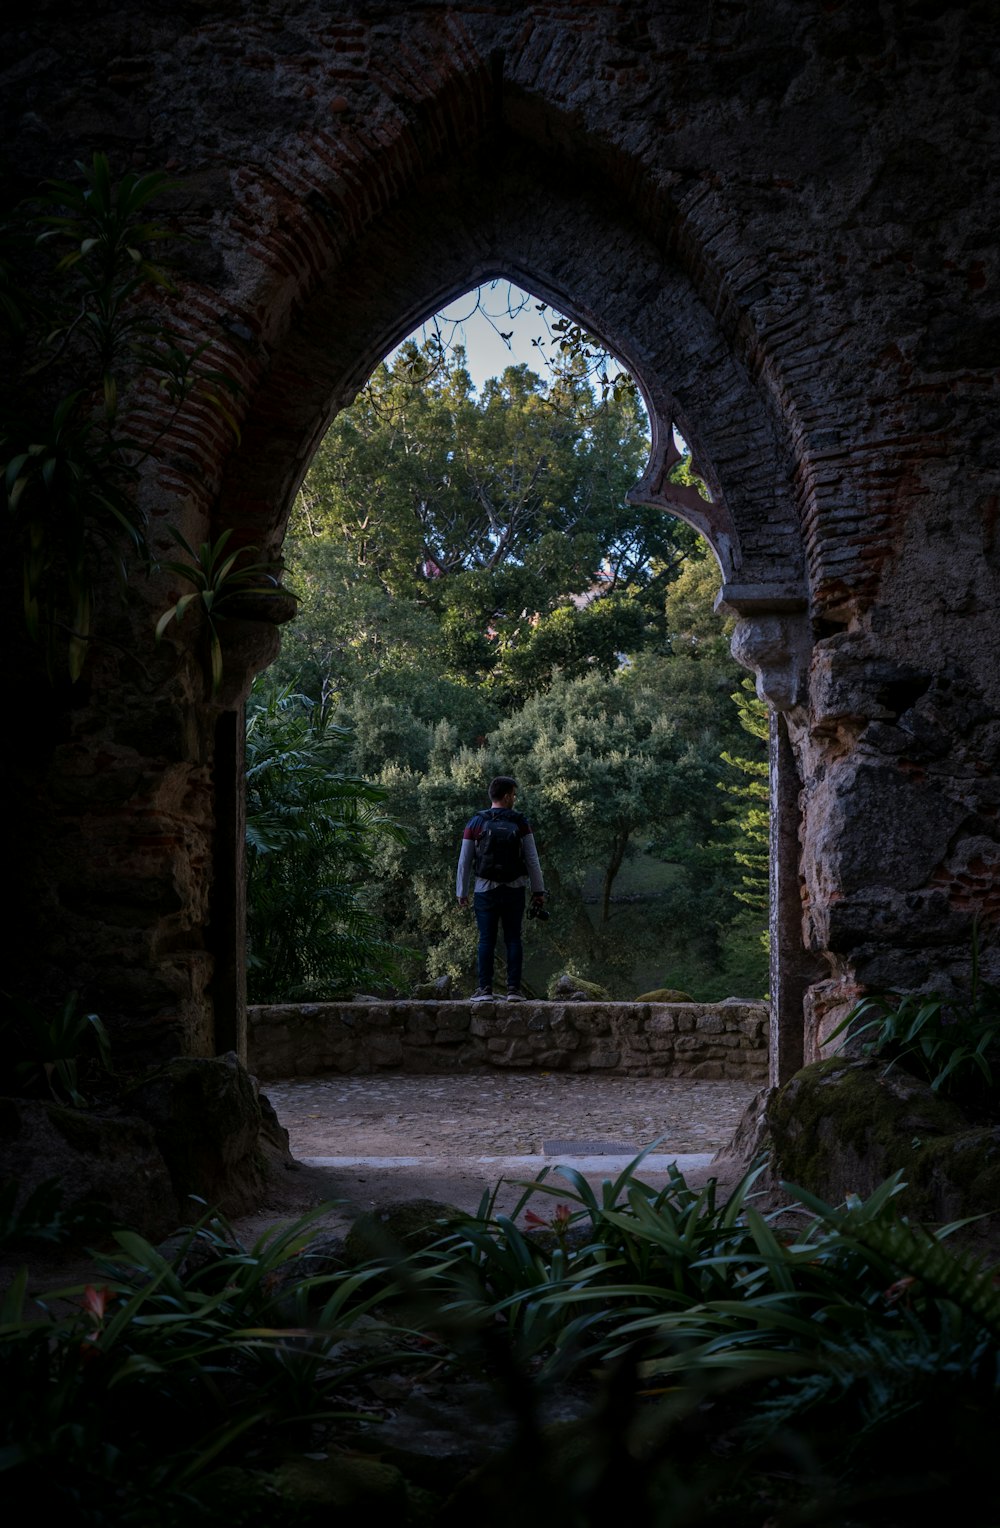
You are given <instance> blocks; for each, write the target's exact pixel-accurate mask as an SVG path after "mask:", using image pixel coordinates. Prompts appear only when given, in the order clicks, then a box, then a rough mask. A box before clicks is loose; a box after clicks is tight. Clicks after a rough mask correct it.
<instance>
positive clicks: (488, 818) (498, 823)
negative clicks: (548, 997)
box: [455, 775, 545, 1003]
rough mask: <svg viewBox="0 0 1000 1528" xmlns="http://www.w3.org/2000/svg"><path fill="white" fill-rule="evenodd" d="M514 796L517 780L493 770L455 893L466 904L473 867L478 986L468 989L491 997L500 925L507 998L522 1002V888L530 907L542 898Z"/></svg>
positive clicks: (468, 833)
mask: <svg viewBox="0 0 1000 1528" xmlns="http://www.w3.org/2000/svg"><path fill="white" fill-rule="evenodd" d="M516 795H517V781H516V780H515V779H514V778H513V777H512V776H511V775H497V776H496V778H495V779H493V780H491V781H490V802H491V805H490V809H489V811H487V812H477V813H476V815H475V817H473V818H472V820H471V821H470V822H469V823H468V824H467V826H466V829H465V832H464V833H463V835H462V852H461V854H460V855H459V860H458V874H457V876H456V879H455V893H456V895H457V897H458V905H459V907H468V905H469V882H470V880H471V879H472V874H473V871H475V876H476V885H475V895H474V896H473V899H472V901H473V906H474V908H475V913H476V924H477V926H478V929H479V951H478V975H479V985H478V987H477V988H476V990H475V992H474V993H473V994H472V1001H473V1002H474V1003H481V1002H486V1001H488V1000H489V999H490V998H492V996H493V958H494V953H495V951H496V945H497V932H498V930H499V929H500V927H501V926H502V927H503V938H504V944H505V945H506V948H507V1001H508V1003H520V1002H523V997H522V993H521V966H522V963H523V960H524V946H523V945H522V943H521V923H522V920H523V918H524V892H525V887H527V886H529V885H530V887H531V901H532V905H533V906H536V907H539V908H540V907H541V906H542V903H543V901H544V899H545V886H544V884H543V881H542V867H541V865H539V863H538V850H537V849H536V848H535V838H534V834H533V833H532V831H531V824H530V823H529V822H528V819H527V818H526V817H522V816H521V814H520V812H515V811H514V809H513V808H514V797H515V796H516Z"/></svg>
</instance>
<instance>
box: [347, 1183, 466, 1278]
mask: <svg viewBox="0 0 1000 1528" xmlns="http://www.w3.org/2000/svg"><path fill="white" fill-rule="evenodd" d="M461 1213H462V1212H461V1210H459V1209H457V1208H456V1206H455V1205H453V1204H445V1203H443V1202H442V1201H441V1200H438V1199H398V1200H393V1201H391V1202H390V1203H387V1204H380V1205H376V1206H375V1208H374V1209H373V1210H370V1211H368V1212H367V1213H366V1214H364V1215H359V1216H358V1218H357V1220H356V1221H355V1222H354V1224H353V1225H352V1226H351V1229H350V1230H349V1231H348V1233H347V1236H346V1237H345V1239H344V1256H345V1257H346V1259H347V1261H348V1262H349V1263H365V1262H368V1261H369V1260H371V1259H374V1258H382V1257H387V1256H389V1257H392V1256H399V1255H406V1254H408V1253H411V1252H418V1251H420V1250H422V1249H423V1248H424V1247H429V1246H431V1245H432V1244H433V1243H434V1242H436V1241H438V1240H439V1239H440V1238H441V1237H442V1236H443V1235H444V1234H445V1231H446V1230H447V1227H448V1223H449V1222H450V1221H452V1220H455V1219H457V1218H459V1217H460V1216H461Z"/></svg>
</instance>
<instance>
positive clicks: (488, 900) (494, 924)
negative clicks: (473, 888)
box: [472, 886, 524, 992]
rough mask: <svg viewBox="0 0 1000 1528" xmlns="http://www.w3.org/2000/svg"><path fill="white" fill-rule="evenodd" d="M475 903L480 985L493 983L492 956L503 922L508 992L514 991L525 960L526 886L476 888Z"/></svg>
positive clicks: (517, 985) (518, 984) (473, 901)
mask: <svg viewBox="0 0 1000 1528" xmlns="http://www.w3.org/2000/svg"><path fill="white" fill-rule="evenodd" d="M472 905H473V907H474V908H475V912H476V924H477V926H478V928H479V985H480V987H485V988H492V986H493V955H494V951H495V950H496V947H497V932H498V931H499V929H500V926H501V924H502V925H503V942H504V944H505V945H506V946H507V991H508V992H512V991H515V990H516V989H517V988H519V987H520V985H521V966H522V964H523V962H524V945H523V944H522V943H521V924H522V922H523V921H524V887H523V886H494V887H493V890H492V891H477V892H476V894H475V896H474V897H473V899H472Z"/></svg>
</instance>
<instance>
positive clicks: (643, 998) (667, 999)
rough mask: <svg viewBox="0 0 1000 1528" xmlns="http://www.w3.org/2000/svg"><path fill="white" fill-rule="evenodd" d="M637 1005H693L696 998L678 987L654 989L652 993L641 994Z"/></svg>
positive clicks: (635, 1000)
mask: <svg viewBox="0 0 1000 1528" xmlns="http://www.w3.org/2000/svg"><path fill="white" fill-rule="evenodd" d="M632 1001H633V1002H635V1003H693V1002H694V998H693V997H690V996H689V995H688V993H686V992H681V991H680V990H679V988H677V987H654V988H653V990H652V992H640V993H639V996H638V997H637V998H633V1000H632Z"/></svg>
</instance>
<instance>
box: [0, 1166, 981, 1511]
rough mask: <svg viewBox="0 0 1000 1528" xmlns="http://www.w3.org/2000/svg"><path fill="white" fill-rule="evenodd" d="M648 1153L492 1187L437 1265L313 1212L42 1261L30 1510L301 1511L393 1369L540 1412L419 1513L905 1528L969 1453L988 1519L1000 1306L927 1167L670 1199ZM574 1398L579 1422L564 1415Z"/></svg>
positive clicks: (10, 1457)
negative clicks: (774, 1207) (912, 1214)
mask: <svg viewBox="0 0 1000 1528" xmlns="http://www.w3.org/2000/svg"><path fill="white" fill-rule="evenodd" d="M647 1149H648V1150H652V1149H653V1147H652V1146H651V1147H650V1148H647ZM644 1156H645V1153H643V1155H642V1156H640V1157H638V1158H637V1159H636V1160H635V1161H634V1162H633V1163H631V1164H630V1165H629V1167H627V1168H626V1169H625V1170H624V1171H623V1172H621V1173H620V1174H618V1176H617V1177H616V1178H613V1179H609V1180H607V1181H606V1182H605V1183H604V1184H602V1185H601V1186H600V1187H597V1188H595V1187H594V1186H592V1185H591V1184H590V1182H588V1180H587V1179H585V1178H584V1177H583V1176H582V1175H580V1174H578V1173H576V1172H575V1171H574V1170H572V1169H569V1168H556V1169H555V1170H554V1173H553V1174H549V1173H548V1172H546V1173H543V1174H542V1175H541V1177H539V1178H538V1179H536V1180H534V1181H533V1182H530V1183H526V1184H524V1185H523V1193H522V1196H521V1198H520V1200H519V1202H518V1203H517V1204H516V1205H515V1206H514V1208H513V1209H512V1211H511V1213H510V1214H509V1215H501V1214H497V1213H495V1208H496V1195H495V1193H493V1194H489V1193H488V1194H485V1195H484V1196H483V1200H482V1202H481V1204H480V1207H479V1209H478V1211H477V1213H476V1214H474V1215H468V1216H461V1217H458V1218H457V1219H455V1220H453V1221H452V1222H451V1223H450V1225H449V1224H447V1223H445V1224H442V1225H441V1227H440V1235H439V1236H438V1239H437V1240H436V1241H434V1242H432V1243H430V1244H428V1242H427V1240H426V1238H421V1239H420V1242H419V1250H415V1251H412V1252H410V1253H409V1254H408V1255H407V1254H403V1253H401V1252H399V1251H398V1250H396V1251H394V1250H392V1249H391V1248H388V1247H387V1248H386V1250H385V1251H378V1252H377V1253H376V1255H375V1256H372V1255H371V1254H372V1251H373V1250H374V1248H373V1245H372V1243H371V1241H370V1239H369V1240H368V1241H367V1242H365V1238H360V1239H359V1243H358V1245H359V1252H360V1256H361V1257H362V1258H363V1259H365V1260H364V1261H360V1262H357V1263H355V1264H352V1265H348V1266H343V1265H342V1266H340V1267H339V1268H338V1269H337V1270H336V1271H335V1272H323V1273H315V1272H311V1271H310V1270H311V1268H314V1267H315V1266H316V1264H315V1262H314V1260H313V1259H312V1258H311V1256H310V1247H309V1240H310V1232H311V1228H310V1224H309V1220H308V1219H306V1220H304V1221H300V1222H298V1223H297V1224H295V1225H292V1226H289V1227H287V1228H285V1229H283V1230H281V1231H279V1232H277V1233H272V1234H271V1235H269V1236H267V1237H264V1238H261V1239H260V1240H259V1241H257V1242H256V1243H254V1244H253V1245H251V1246H246V1245H242V1244H241V1243H240V1241H239V1239H238V1238H237V1237H236V1236H235V1235H234V1233H233V1231H232V1229H231V1228H230V1227H228V1226H226V1225H225V1223H224V1222H220V1221H219V1220H217V1219H215V1218H213V1217H210V1216H209V1217H206V1219H205V1220H204V1221H203V1222H201V1223H200V1224H199V1225H198V1226H196V1227H195V1228H194V1229H193V1230H192V1231H191V1232H189V1233H187V1234H186V1235H185V1236H183V1237H182V1238H181V1239H180V1241H179V1244H178V1245H177V1246H176V1247H175V1248H174V1249H173V1251H172V1252H165V1251H164V1250H158V1249H156V1248H153V1247H151V1246H150V1245H149V1244H148V1243H147V1242H145V1241H144V1240H143V1239H142V1238H141V1237H138V1236H136V1235H134V1234H133V1233H131V1232H128V1231H121V1232H119V1233H118V1234H117V1236H116V1238H115V1250H114V1251H113V1252H111V1253H109V1254H105V1255H103V1256H102V1258H101V1259H100V1260H99V1265H98V1266H99V1274H98V1278H97V1279H95V1281H94V1282H93V1283H92V1284H90V1285H87V1286H85V1287H76V1288H74V1289H71V1290H67V1291H58V1292H56V1293H55V1294H54V1295H52V1296H48V1297H45V1298H43V1299H42V1300H40V1301H38V1302H36V1304H35V1307H34V1309H30V1308H29V1307H28V1306H27V1303H26V1277H25V1276H24V1275H22V1276H21V1277H19V1278H18V1279H16V1280H15V1281H14V1283H13V1285H12V1286H11V1288H10V1290H9V1292H8V1293H7V1295H6V1297H5V1300H4V1303H3V1308H2V1311H0V1373H2V1376H3V1379H4V1381H5V1383H6V1386H7V1393H9V1394H13V1395H16V1396H17V1397H18V1398H19V1400H20V1402H21V1404H19V1405H18V1406H17V1407H16V1408H14V1407H11V1408H9V1409H8V1411H7V1413H6V1415H5V1417H4V1420H3V1427H4V1433H3V1435H2V1437H0V1472H2V1473H3V1476H4V1484H5V1491H6V1495H7V1497H8V1499H14V1497H15V1496H16V1495H17V1494H18V1493H19V1492H20V1493H22V1494H23V1495H24V1496H25V1497H27V1496H28V1495H29V1494H30V1496H31V1499H32V1500H33V1502H34V1503H35V1505H37V1506H41V1507H44V1506H48V1505H52V1506H53V1507H59V1508H62V1509H63V1510H65V1511H68V1512H69V1513H71V1515H72V1516H73V1520H74V1521H78V1522H81V1523H84V1524H90V1523H98V1522H104V1521H107V1516H106V1514H107V1513H108V1512H109V1511H110V1510H111V1509H112V1508H113V1510H114V1516H115V1521H120V1522H123V1523H125V1524H130V1523H135V1524H137V1525H138V1524H147V1523H150V1524H153V1523H156V1524H170V1525H173V1524H175V1523H179V1522H180V1521H181V1520H182V1519H183V1520H184V1521H200V1520H202V1519H205V1520H208V1519H213V1520H214V1518H215V1517H217V1516H218V1514H219V1511H220V1508H221V1507H222V1506H223V1505H224V1506H225V1510H226V1515H227V1518H228V1519H229V1520H231V1521H234V1522H237V1523H241V1522H243V1523H246V1524H248V1525H249V1524H254V1525H257V1524H261V1525H263V1524H264V1523H267V1524H268V1525H269V1528H275V1525H277V1528H283V1525H284V1524H286V1523H288V1524H291V1523H292V1522H293V1521H300V1520H301V1519H296V1518H295V1515H294V1514H295V1510H297V1509H295V1508H293V1507H292V1505H291V1504H290V1503H289V1501H288V1500H287V1498H285V1497H284V1496H282V1495H281V1494H280V1491H279V1490H278V1488H277V1479H276V1476H275V1475H274V1473H273V1470H274V1466H275V1464H276V1463H278V1461H280V1460H282V1459H287V1458H290V1457H294V1456H295V1454H297V1453H302V1452H305V1453H307V1455H308V1453H310V1452H311V1451H312V1450H314V1449H315V1448H316V1447H317V1444H319V1446H320V1447H321V1449H322V1451H323V1453H324V1454H325V1453H326V1452H327V1451H336V1450H340V1449H347V1450H350V1449H351V1447H352V1444H353V1442H354V1440H355V1438H356V1436H357V1426H358V1422H359V1420H360V1418H361V1417H363V1416H365V1415H366V1413H367V1416H366V1420H367V1422H368V1427H367V1428H366V1431H367V1432H368V1433H369V1435H371V1433H372V1424H373V1423H374V1422H375V1420H376V1416H377V1415H378V1412H376V1413H375V1414H372V1412H370V1411H369V1410H368V1407H369V1405H370V1404H371V1403H372V1402H373V1401H375V1399H376V1397H377V1396H378V1395H379V1394H383V1393H384V1392H382V1391H380V1390H379V1388H378V1383H377V1381H378V1376H379V1372H380V1371H381V1370H382V1369H384V1368H388V1369H389V1373H390V1375H391V1376H394V1377H397V1388H396V1393H398V1377H399V1376H400V1375H402V1374H403V1373H405V1372H406V1371H407V1370H409V1371H410V1372H411V1373H412V1374H413V1375H414V1378H415V1379H416V1380H417V1381H418V1394H420V1395H424V1396H426V1395H427V1392H428V1390H430V1391H431V1395H432V1396H433V1389H432V1387H433V1385H434V1381H435V1376H438V1378H440V1377H441V1376H443V1375H453V1376H457V1377H462V1376H465V1377H473V1376H474V1377H476V1379H477V1380H478V1381H479V1382H480V1384H481V1382H482V1381H483V1380H486V1381H487V1382H488V1383H489V1384H490V1385H491V1386H492V1387H493V1395H494V1402H493V1406H494V1410H495V1416H496V1420H497V1422H498V1424H502V1423H503V1422H504V1421H505V1420H511V1421H514V1422H515V1423H516V1426H515V1427H513V1428H511V1432H510V1436H511V1437H512V1440H513V1441H512V1442H511V1443H510V1445H509V1446H508V1447H504V1448H502V1449H501V1445H500V1443H499V1441H498V1447H497V1457H496V1458H495V1459H494V1460H493V1461H492V1462H490V1463H488V1464H487V1465H486V1466H485V1467H484V1468H483V1469H482V1470H480V1471H477V1472H475V1473H474V1475H472V1476H471V1477H469V1478H468V1479H467V1480H465V1481H464V1482H463V1483H462V1484H461V1485H460V1486H459V1488H458V1491H457V1492H456V1493H455V1494H452V1493H453V1490H454V1487H455V1485H456V1484H457V1482H455V1481H452V1480H450V1479H446V1480H442V1479H441V1478H440V1475H439V1477H438V1485H439V1487H443V1489H444V1492H445V1494H446V1495H447V1497H448V1498H449V1500H448V1501H446V1502H445V1501H443V1500H442V1499H437V1500H435V1499H434V1498H433V1497H431V1496H429V1494H428V1493H427V1492H423V1493H421V1494H420V1495H419V1497H416V1496H413V1497H411V1498H410V1504H409V1505H410V1511H411V1512H415V1511H416V1509H417V1504H418V1503H419V1507H420V1511H421V1519H420V1520H427V1521H433V1522H440V1523H441V1524H442V1525H443V1524H445V1523H453V1522H455V1521H457V1520H458V1517H457V1516H456V1513H457V1514H458V1516H461V1517H462V1518H465V1517H468V1516H471V1517H474V1519H475V1520H476V1521H478V1522H483V1523H486V1524H488V1525H494V1524H496V1525H499V1524H500V1523H502V1522H504V1521H509V1518H510V1515H511V1512H512V1511H514V1510H515V1509H519V1518H518V1520H519V1521H521V1522H524V1523H526V1524H528V1525H534V1524H536V1523H537V1524H539V1525H541V1524H542V1523H545V1524H548V1525H554V1528H583V1525H587V1524H591V1523H594V1522H596V1521H598V1520H601V1519H602V1518H603V1516H604V1515H605V1513H606V1512H607V1511H610V1510H611V1509H612V1507H614V1506H615V1504H617V1508H618V1510H624V1509H625V1508H627V1510H628V1512H629V1514H630V1516H632V1517H633V1518H634V1520H635V1521H639V1522H648V1523H650V1524H651V1525H654V1528H667V1525H668V1524H676V1523H677V1522H684V1523H687V1524H688V1525H689V1528H759V1524H760V1523H761V1522H762V1521H765V1520H768V1519H770V1520H773V1521H775V1522H788V1523H795V1522H804V1521H822V1520H828V1521H831V1522H838V1523H839V1522H844V1523H848V1522H850V1523H854V1522H858V1523H864V1524H865V1525H866V1528H894V1525H897V1524H898V1523H900V1522H901V1521H915V1520H920V1517H919V1513H920V1512H921V1511H922V1509H923V1506H925V1505H927V1504H928V1503H931V1504H932V1505H933V1508H934V1511H935V1514H938V1513H939V1512H940V1510H941V1508H942V1506H943V1505H944V1504H945V1503H946V1502H947V1501H948V1500H949V1499H951V1497H952V1496H953V1492H954V1480H955V1475H954V1470H955V1469H956V1468H957V1469H958V1470H960V1472H961V1479H962V1481H963V1485H964V1487H965V1488H966V1490H967V1492H968V1498H967V1500H968V1503H969V1504H972V1503H975V1502H977V1501H981V1502H983V1503H984V1508H983V1511H984V1512H986V1513H987V1514H988V1513H989V1512H990V1511H991V1510H992V1495H991V1493H990V1490H989V1485H990V1481H991V1479H992V1470H993V1459H992V1450H991V1446H990V1442H991V1439H992V1437H993V1436H994V1434H995V1427H996V1422H997V1412H998V1404H997V1401H998V1385H997V1373H998V1358H1000V1291H998V1288H997V1284H996V1281H995V1277H994V1270H993V1269H992V1268H991V1267H989V1266H986V1265H984V1264H983V1263H981V1262H979V1261H978V1260H977V1259H976V1258H975V1257H974V1256H973V1255H972V1254H971V1253H970V1252H968V1251H963V1250H955V1249H954V1247H953V1245H952V1242H951V1239H950V1238H951V1236H952V1233H953V1232H954V1231H955V1230H956V1228H954V1227H943V1228H940V1229H938V1230H936V1231H932V1230H930V1229H928V1228H925V1227H921V1226H918V1225H911V1224H909V1223H908V1222H906V1221H905V1220H901V1219H900V1218H899V1216H898V1215H897V1213H896V1209H895V1204H896V1195H897V1193H898V1192H899V1190H900V1188H901V1187H902V1184H901V1180H900V1177H899V1175H896V1176H895V1177H894V1178H892V1179H890V1180H888V1181H887V1182H886V1183H885V1184H883V1185H882V1186H881V1187H880V1188H879V1189H878V1190H877V1191H876V1192H875V1193H874V1194H873V1195H872V1196H871V1197H870V1198H869V1199H868V1200H867V1201H861V1200H859V1199H856V1198H851V1199H849V1200H848V1201H847V1202H846V1204H844V1205H842V1206H839V1207H834V1206H830V1205H827V1204H824V1203H823V1202H822V1201H820V1200H818V1199H815V1198H814V1197H813V1196H811V1195H808V1194H805V1193H803V1192H801V1191H800V1190H796V1189H790V1193H791V1195H792V1200H793V1203H792V1205H791V1207H790V1208H785V1209H784V1210H782V1211H771V1212H769V1213H765V1212H764V1211H763V1210H761V1209H758V1208H757V1206H756V1204H755V1198H756V1191H757V1179H758V1175H759V1171H760V1168H759V1166H758V1167H757V1168H755V1169H753V1170H752V1171H751V1172H750V1173H749V1174H748V1175H747V1177H746V1178H745V1179H744V1180H743V1182H742V1183H740V1184H739V1185H738V1186H737V1188H736V1189H735V1190H734V1191H733V1192H732V1193H731V1194H730V1195H729V1196H728V1197H724V1196H722V1195H721V1194H720V1193H719V1192H718V1189H717V1185H716V1184H715V1183H714V1181H712V1182H709V1183H708V1184H707V1185H706V1186H705V1187H704V1188H703V1189H700V1190H696V1189H694V1188H693V1187H691V1186H689V1185H688V1184H687V1182H686V1181H685V1179H684V1177H683V1175H682V1174H681V1173H679V1172H678V1171H676V1169H675V1170H674V1172H673V1173H672V1174H671V1176H670V1179H669V1181H668V1183H667V1184H666V1186H665V1187H663V1188H660V1189H656V1188H653V1187H652V1186H651V1185H650V1184H648V1183H646V1182H645V1181H644V1179H643V1175H642V1174H643V1157H644ZM324 1208H325V1207H324ZM317 1213H322V1209H321V1210H320V1211H318V1212H317ZM352 1239H353V1236H352V1237H349V1238H348V1243H347V1245H350V1244H351V1242H352ZM362 1243H365V1246H364V1248H363V1247H362ZM345 1254H346V1248H345ZM401 1323H405V1329H404V1328H403V1326H402V1325H401ZM554 1389H555V1390H557V1391H558V1392H559V1393H567V1394H569V1395H572V1396H574V1397H575V1398H576V1401H577V1412H578V1416H579V1420H577V1421H575V1422H573V1423H571V1424H564V1425H563V1426H561V1427H558V1428H553V1427H551V1426H550V1425H546V1422H545V1417H546V1402H547V1398H549V1397H550V1396H551V1395H552V1393H553V1390H554ZM389 1393H390V1394H391V1393H393V1390H392V1388H390V1392H389ZM479 1393H480V1394H482V1391H481V1390H480V1392H479ZM584 1397H586V1398H587V1400H588V1402H589V1405H588V1406H587V1408H586V1409H583V1408H581V1407H580V1405H579V1403H580V1401H581V1400H582V1399H583V1398H584ZM480 1404H482V1402H480ZM381 1410H382V1408H381V1407H379V1408H378V1411H381ZM377 1441H378V1439H377V1431H376V1433H375V1436H374V1437H371V1443H375V1444H377ZM403 1467H404V1469H405V1468H406V1467H407V1466H406V1463H405V1462H404V1465H403ZM462 1473H463V1474H464V1473H465V1468H464V1466H463V1467H462ZM298 1510H301V1509H298ZM762 1513H766V1517H762ZM966 1517H967V1518H968V1520H969V1521H970V1522H971V1523H973V1524H974V1525H976V1528H986V1525H987V1524H988V1523H989V1522H990V1521H991V1518H990V1516H989V1515H983V1512H980V1511H979V1510H978V1509H976V1508H972V1507H970V1511H967V1512H966Z"/></svg>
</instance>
